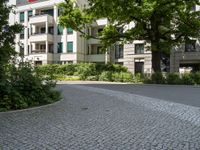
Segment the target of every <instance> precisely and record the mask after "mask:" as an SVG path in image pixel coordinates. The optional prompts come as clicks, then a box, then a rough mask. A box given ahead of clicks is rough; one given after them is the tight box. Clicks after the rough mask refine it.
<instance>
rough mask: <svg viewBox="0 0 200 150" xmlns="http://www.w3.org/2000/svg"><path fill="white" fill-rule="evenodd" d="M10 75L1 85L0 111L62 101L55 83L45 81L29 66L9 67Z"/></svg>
mask: <svg viewBox="0 0 200 150" xmlns="http://www.w3.org/2000/svg"><path fill="white" fill-rule="evenodd" d="M7 71H9V72H7V74H8V75H9V76H8V78H7V80H6V81H3V82H0V83H1V97H0V111H3V110H15V109H22V108H27V107H33V106H39V105H44V104H49V103H52V102H54V101H57V100H59V99H60V93H59V92H58V91H56V90H55V89H54V87H55V85H56V84H55V82H53V81H51V80H44V78H41V77H40V76H38V74H37V73H36V72H35V70H34V69H33V68H31V67H30V66H29V65H26V66H21V67H15V66H14V65H9V66H8V67H7Z"/></svg>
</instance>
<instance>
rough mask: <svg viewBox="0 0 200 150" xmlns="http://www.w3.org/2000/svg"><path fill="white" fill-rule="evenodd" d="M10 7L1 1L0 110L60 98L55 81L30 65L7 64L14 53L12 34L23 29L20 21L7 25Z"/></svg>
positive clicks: (38, 103)
mask: <svg viewBox="0 0 200 150" xmlns="http://www.w3.org/2000/svg"><path fill="white" fill-rule="evenodd" d="M11 9H12V7H9V6H7V5H6V4H5V1H3V2H2V1H1V3H0V12H2V13H1V14H0V111H5V110H11V109H12V110H13V109H21V108H27V107H33V106H38V105H43V104H47V103H52V102H54V101H57V100H59V99H60V92H58V91H56V90H55V88H54V87H55V83H54V82H52V81H51V80H48V79H44V78H43V77H41V76H40V75H39V74H38V73H37V72H36V70H34V68H31V67H30V65H29V64H26V63H24V62H21V63H22V64H21V65H19V66H18V67H16V65H15V64H12V63H10V60H11V58H12V57H14V56H15V54H16V52H15V49H14V44H15V41H14V40H15V34H16V33H19V32H20V31H21V30H22V26H21V25H19V24H15V25H9V23H8V17H9V13H10V11H11Z"/></svg>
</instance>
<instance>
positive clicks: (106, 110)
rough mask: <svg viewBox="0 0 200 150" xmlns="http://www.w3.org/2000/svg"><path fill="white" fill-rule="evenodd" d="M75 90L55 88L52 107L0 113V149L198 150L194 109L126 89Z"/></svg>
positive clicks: (199, 114)
mask: <svg viewBox="0 0 200 150" xmlns="http://www.w3.org/2000/svg"><path fill="white" fill-rule="evenodd" d="M77 84H78V85H77ZM77 84H71V82H70V84H65V83H62V84H60V85H58V88H59V89H60V90H62V92H63V97H64V100H62V101H60V102H58V103H56V104H54V105H49V106H47V107H43V108H39V109H33V110H29V111H20V112H10V113H0V149H3V150H4V149H12V150H13V149H19V150H23V149H24V150H28V149H34V150H35V149H38V150H40V149H44V150H50V149H53V150H54V149H58V150H62V149H64V150H82V149H83V150H140V149H141V150H144V149H147V150H199V149H200V107H194V106H189V105H184V104H179V103H173V102H171V100H170V101H169V100H166V101H165V100H160V99H159V97H156V96H150V97H146V96H148V95H146V96H145V97H144V96H140V95H141V94H139V93H137V94H139V95H135V94H133V93H132V92H127V91H124V88H126V86H127V87H128V88H127V89H129V88H131V87H130V85H123V87H124V88H123V89H121V90H120V88H119V87H120V86H122V85H116V84H115V85H108V84H105V85H104V84H102V85H94V83H92V84H90V85H84V84H79V83H77ZM97 86H106V87H110V86H112V87H117V89H113V88H104V87H101V88H99V87H98V88H97ZM152 88H153V86H152ZM111 89H112V90H111ZM169 89H170V88H169ZM154 94H155V95H156V94H158V92H155V93H154ZM154 94H153V95H154ZM155 97H156V98H155Z"/></svg>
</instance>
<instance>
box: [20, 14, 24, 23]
mask: <svg viewBox="0 0 200 150" xmlns="http://www.w3.org/2000/svg"><path fill="white" fill-rule="evenodd" d="M19 20H20V22H21V23H22V22H24V12H20V17H19Z"/></svg>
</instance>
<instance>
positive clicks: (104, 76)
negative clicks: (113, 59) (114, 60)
mask: <svg viewBox="0 0 200 150" xmlns="http://www.w3.org/2000/svg"><path fill="white" fill-rule="evenodd" d="M99 81H112V72H110V71H103V72H102V73H101V74H100V76H99Z"/></svg>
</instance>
